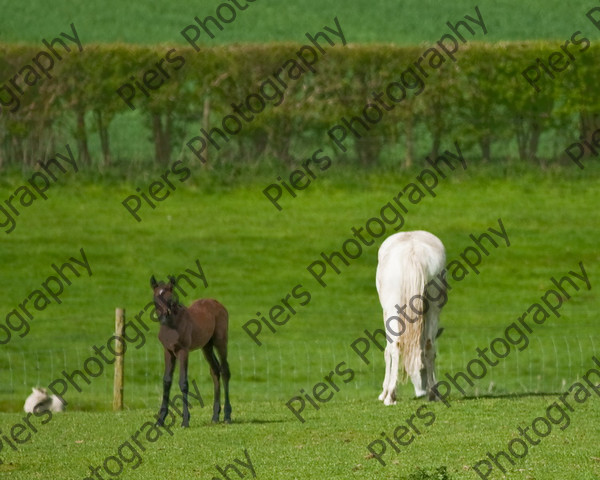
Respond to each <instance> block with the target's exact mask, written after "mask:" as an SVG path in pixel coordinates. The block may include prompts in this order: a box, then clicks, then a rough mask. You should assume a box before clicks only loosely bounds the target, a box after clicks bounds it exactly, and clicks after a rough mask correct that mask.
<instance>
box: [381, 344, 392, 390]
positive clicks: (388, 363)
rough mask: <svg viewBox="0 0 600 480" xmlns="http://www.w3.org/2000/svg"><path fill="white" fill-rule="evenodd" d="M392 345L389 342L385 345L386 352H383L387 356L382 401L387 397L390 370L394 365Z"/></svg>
mask: <svg viewBox="0 0 600 480" xmlns="http://www.w3.org/2000/svg"><path fill="white" fill-rule="evenodd" d="M391 346H392V344H391V343H388V344H387V345H386V347H385V352H384V354H383V355H384V358H385V376H384V377H383V386H382V391H381V394H380V395H379V400H381V401H382V402H383V400H384V399H385V397H387V394H388V389H389V387H388V385H389V383H390V370H391V367H392V351H391V349H390V347H391Z"/></svg>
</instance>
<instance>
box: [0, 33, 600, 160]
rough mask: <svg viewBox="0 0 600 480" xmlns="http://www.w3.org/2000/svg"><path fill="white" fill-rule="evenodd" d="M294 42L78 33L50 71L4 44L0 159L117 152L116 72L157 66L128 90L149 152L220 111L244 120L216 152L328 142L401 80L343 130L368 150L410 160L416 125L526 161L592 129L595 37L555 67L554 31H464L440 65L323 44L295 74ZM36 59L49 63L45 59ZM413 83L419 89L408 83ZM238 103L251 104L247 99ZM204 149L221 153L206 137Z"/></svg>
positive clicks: (290, 152)
mask: <svg viewBox="0 0 600 480" xmlns="http://www.w3.org/2000/svg"><path fill="white" fill-rule="evenodd" d="M59 47H60V46H59ZM300 47H301V46H300V45H297V44H291V43H276V44H269V45H234V46H221V47H211V48H202V49H201V50H200V51H195V50H194V49H192V48H185V47H177V48H176V49H173V48H172V47H168V46H162V45H159V46H151V47H139V46H131V45H121V44H112V45H85V46H84V50H83V51H82V52H78V51H77V49H75V50H74V51H72V52H71V53H69V54H66V53H65V52H64V51H61V53H62V59H61V60H57V59H54V67H53V69H52V70H51V71H50V72H49V74H48V75H50V76H51V77H52V78H50V79H49V78H47V76H45V75H43V73H40V72H39V68H37V67H36V65H35V64H34V63H33V62H32V60H33V59H34V58H35V57H36V55H38V54H39V52H40V50H41V49H40V47H39V46H30V45H27V46H25V45H0V82H1V83H0V103H1V105H0V108H1V111H0V165H2V164H9V163H13V164H25V165H33V164H34V163H35V161H37V160H38V159H39V158H40V157H43V156H44V155H45V154H47V153H51V152H53V150H54V149H55V145H56V144H59V145H60V144H61V143H63V144H64V138H65V136H66V137H68V138H73V139H74V141H75V142H76V143H77V147H78V148H77V150H78V154H79V158H80V163H82V164H84V165H86V164H88V165H90V164H96V163H102V164H104V165H110V164H111V162H113V161H114V160H115V158H117V157H118V152H113V151H112V150H111V141H110V140H111V137H110V132H111V129H110V126H111V123H112V122H113V121H114V119H115V118H116V117H117V116H119V115H123V114H125V113H127V112H131V108H130V107H129V106H128V105H127V103H126V102H125V101H124V100H123V98H121V97H120V96H119V95H118V94H117V90H118V89H119V88H121V87H122V92H123V94H124V95H126V94H130V93H131V91H132V89H131V88H130V87H123V85H124V84H125V83H127V82H129V83H130V84H133V82H134V81H138V82H139V83H140V85H142V84H143V82H144V74H145V72H146V71H147V70H154V72H155V73H148V74H146V77H145V79H146V81H147V82H148V83H149V84H150V85H151V86H154V87H156V86H157V85H158V84H160V82H161V79H163V80H162V82H163V83H162V85H161V86H160V87H158V88H156V89H154V90H152V89H151V88H149V87H146V90H147V92H148V96H146V95H145V94H144V93H143V91H142V90H141V89H140V88H139V86H135V85H134V86H135V90H136V93H135V97H134V99H133V100H132V103H133V105H134V107H135V109H136V112H139V114H140V116H141V118H142V119H143V123H144V125H145V128H147V131H148V132H149V133H150V134H149V135H143V136H142V138H140V139H139V141H140V142H142V143H143V142H146V141H148V142H152V143H153V146H154V157H155V161H156V162H158V163H165V162H169V161H170V159H171V157H172V156H173V155H174V154H175V153H177V152H179V151H181V146H182V144H185V143H186V142H187V141H188V140H189V139H190V138H191V136H190V132H195V133H192V134H191V135H192V136H193V135H197V134H199V132H200V128H205V130H207V131H208V130H210V129H211V128H214V127H218V128H220V129H222V128H223V119H224V118H226V116H227V115H230V117H229V119H228V120H226V121H225V125H226V126H228V128H230V129H231V130H238V129H239V131H236V132H235V134H234V135H230V137H231V140H230V141H229V142H228V143H227V147H226V148H221V150H220V151H219V152H218V155H220V156H225V157H227V156H229V157H230V158H232V159H235V161H237V162H240V161H247V162H249V161H253V160H255V159H256V158H259V157H260V156H261V155H271V156H274V157H276V158H280V159H282V160H283V161H294V157H299V158H302V157H303V156H304V155H306V154H308V153H309V149H308V148H303V147H302V145H306V142H314V143H317V144H319V143H321V144H322V143H323V142H329V144H330V145H333V143H331V140H330V139H329V137H328V136H327V134H326V133H327V131H328V129H330V128H332V127H333V126H334V125H337V124H340V123H341V121H342V119H343V118H344V117H345V118H346V119H347V120H348V121H350V120H351V118H352V117H354V116H361V117H363V109H364V115H366V116H368V117H369V118H371V119H373V118H374V117H376V116H377V115H378V113H377V111H378V110H377V108H375V107H372V106H371V107H366V106H367V104H375V103H377V101H376V100H375V95H376V94H377V93H381V92H384V91H385V90H386V87H388V86H390V85H391V87H390V90H389V91H390V92H393V94H394V95H396V98H398V96H399V95H401V87H400V86H399V85H404V86H405V87H406V88H405V90H406V98H404V99H403V100H402V101H400V102H398V103H397V104H396V105H394V108H393V109H391V108H390V109H389V111H388V110H387V109H386V108H385V107H384V106H383V103H379V104H378V105H379V110H381V112H382V114H383V119H382V120H381V121H380V122H374V123H373V124H369V123H368V122H367V124H368V126H369V127H370V129H369V130H368V131H367V130H366V129H364V128H362V129H361V125H360V123H357V121H354V126H355V129H356V130H357V131H358V130H360V131H361V132H360V133H361V138H360V139H358V138H356V139H355V138H354V136H353V135H351V134H349V136H350V137H352V140H351V141H347V142H346V146H348V147H349V148H351V149H352V152H353V154H354V155H355V156H356V157H357V158H359V159H360V160H361V161H362V162H364V163H373V162H377V159H378V158H379V157H380V155H381V154H382V152H383V151H384V150H385V149H389V148H392V149H394V148H401V149H402V152H403V157H404V158H403V161H404V162H405V163H407V164H409V163H410V162H412V161H413V158H414V157H415V144H416V143H417V141H420V142H422V139H423V138H426V139H427V142H428V143H429V148H428V153H432V154H435V153H436V152H437V150H438V149H439V148H441V145H442V143H443V142H444V140H446V139H460V140H461V142H462V143H465V144H467V145H469V146H471V147H477V148H479V149H480V152H481V157H482V158H483V159H484V160H493V159H498V158H504V157H506V155H508V154H507V153H504V149H505V147H506V145H509V144H512V145H514V146H515V147H516V148H515V151H516V152H517V155H518V157H519V158H520V159H522V160H527V161H534V162H537V161H540V160H543V161H549V160H552V159H557V158H559V157H560V156H561V154H562V152H563V151H564V148H566V146H568V145H569V144H570V143H572V142H574V141H576V140H577V139H578V138H579V137H581V136H584V137H586V138H587V137H589V135H590V134H591V132H592V131H593V130H595V129H597V128H598V118H599V114H600V89H598V78H600V75H599V73H600V72H599V66H598V63H597V58H598V55H599V53H600V47H596V46H593V45H592V46H589V48H587V49H586V50H585V51H580V52H573V55H572V56H573V57H574V60H571V59H570V58H569V57H567V56H564V58H563V59H562V63H560V64H559V63H557V62H553V63H554V64H555V65H559V66H560V68H563V67H564V70H563V71H561V72H558V71H553V70H551V67H550V66H549V64H548V59H549V56H550V55H551V54H552V53H553V52H556V51H560V45H559V44H558V43H553V42H526V43H502V44H495V45H491V44H477V43H472V44H469V45H463V46H461V47H460V50H459V51H458V52H457V53H456V54H455V57H456V62H452V61H451V60H449V59H448V58H447V57H445V61H444V62H443V64H442V63H441V60H440V57H437V59H436V58H434V57H435V55H434V54H433V51H429V56H428V57H427V61H423V63H422V64H421V66H423V65H426V64H427V62H428V61H431V62H434V63H435V61H436V60H437V62H438V66H439V68H435V69H433V68H431V66H428V67H427V68H425V70H424V72H425V73H426V74H427V76H425V73H419V70H418V68H417V66H416V63H418V62H417V60H418V59H419V58H420V57H421V56H423V55H424V54H425V53H426V52H427V51H428V48H429V46H410V47H401V46H395V45H348V46H346V47H341V46H336V47H331V48H327V49H325V53H324V54H321V55H320V56H319V58H318V59H317V60H316V61H315V64H314V67H312V68H314V70H315V72H314V73H313V72H311V71H309V70H308V68H306V66H304V70H305V72H304V73H302V72H301V70H300V67H302V64H301V63H297V65H298V67H295V66H294V62H293V61H292V60H293V59H294V60H296V61H298V62H299V58H298V56H297V55H296V52H297V51H298V50H299V49H300ZM42 57H43V56H42ZM538 58H539V59H541V60H542V61H543V62H544V65H545V67H544V68H546V69H547V70H548V71H550V72H552V73H553V76H554V77H555V78H554V79H551V78H550V76H549V75H548V74H546V73H544V70H543V68H542V67H540V71H541V73H542V75H541V77H542V78H541V79H540V80H539V82H537V84H536V85H537V86H538V88H539V89H540V91H539V92H538V91H536V89H535V88H534V87H533V86H531V85H530V84H529V83H528V82H527V81H526V80H525V79H524V78H523V75H522V74H521V72H522V71H523V70H524V69H525V68H527V67H528V66H529V65H532V64H533V63H535V61H536V59H538ZM44 61H45V62H49V60H48V59H47V58H45V57H43V58H41V59H40V62H42V64H44ZM567 62H568V63H569V65H567ZM27 66H29V67H27ZM294 68H295V70H294ZM408 69H412V73H411V72H410V71H407V70H408ZM33 70H37V71H38V74H37V75H40V77H41V78H37V76H36V74H34V73H33ZM278 70H279V74H278V78H277V75H276V72H277V71H278ZM532 75H533V74H532ZM167 76H168V78H165V77H167ZM131 77H133V80H131ZM292 77H295V78H292ZM418 78H420V79H421V80H420V81H419V80H418ZM11 82H14V83H11ZM269 82H270V83H269ZM402 82H404V83H402ZM420 82H422V83H423V85H422V88H420V87H419V88H417V87H415V85H417V84H418V83H420ZM283 84H285V87H283ZM17 85H18V86H19V87H20V90H21V93H19V90H18V89H17V88H16V86H17ZM407 85H410V86H411V88H409V87H407ZM261 87H262V90H261ZM277 88H279V90H280V91H283V92H284V100H283V101H282V102H281V104H279V105H275V104H276V103H277V101H278V99H279V98H278V94H277ZM420 90H422V91H420ZM261 92H262V93H261ZM252 94H254V96H253V95H252ZM258 95H261V96H262V98H263V101H264V102H265V104H266V107H265V108H264V109H263V110H262V111H260V113H257V114H255V115H254V114H253V115H252V116H253V118H252V120H251V121H243V122H240V123H241V125H242V126H241V127H240V126H239V125H237V124H236V120H234V119H233V118H232V117H231V116H236V117H237V118H238V119H239V118H240V117H241V115H240V114H235V113H234V106H232V104H238V105H239V104H240V103H243V102H246V101H248V102H249V105H251V106H253V108H256V109H257V110H260V101H259V99H258V98H257V96H258ZM15 97H16V98H17V99H18V101H19V102H20V105H19V106H18V108H16V100H15ZM267 98H270V100H269V99H267ZM11 99H12V100H11ZM380 99H381V100H382V101H385V102H387V103H386V105H387V104H389V103H390V101H389V99H388V100H384V99H383V98H382V97H380ZM11 101H12V103H11ZM244 105H245V104H244ZM365 107H366V108H365ZM243 109H244V110H245V111H246V112H248V107H247V106H245V107H243ZM11 110H14V111H11ZM249 115H250V114H249V113H246V116H249ZM363 119H364V117H363ZM365 121H366V120H365ZM375 123H377V124H376V125H375ZM93 135H97V136H98V140H99V142H98V143H99V145H100V146H101V148H100V151H99V152H90V147H89V144H90V138H91V136H93ZM215 135H216V136H214V137H213V138H214V139H215V140H216V139H217V137H218V134H215ZM543 138H548V139H550V143H551V144H552V145H553V148H552V149H551V151H550V152H549V153H548V152H547V151H546V150H544V153H543V154H542V153H540V152H541V150H540V141H541V139H543ZM94 143H96V142H94ZM295 145H297V146H298V147H299V150H302V151H297V150H298V148H295V147H294V146H295ZM398 146H400V147H398ZM207 150H208V152H211V151H212V153H211V155H213V156H214V155H216V154H217V149H216V148H214V147H212V146H209V147H208V149H207ZM493 152H495V154H493ZM190 155H191V153H190ZM563 156H564V155H563ZM209 160H210V157H209Z"/></svg>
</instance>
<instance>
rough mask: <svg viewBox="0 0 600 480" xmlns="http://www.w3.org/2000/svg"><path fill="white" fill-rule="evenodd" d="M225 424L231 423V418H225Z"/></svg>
mask: <svg viewBox="0 0 600 480" xmlns="http://www.w3.org/2000/svg"><path fill="white" fill-rule="evenodd" d="M223 423H231V418H225V419H224V420H223Z"/></svg>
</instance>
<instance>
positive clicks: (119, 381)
mask: <svg viewBox="0 0 600 480" xmlns="http://www.w3.org/2000/svg"><path fill="white" fill-rule="evenodd" d="M124 333H125V309H124V308H117V309H115V335H116V336H118V337H120V338H121V339H122V338H123V334H124ZM123 342H124V340H121V341H120V342H118V341H116V342H115V383H114V387H113V410H123V380H124V375H123V365H124V361H125V355H124V354H123V353H124V348H123V346H124V345H123Z"/></svg>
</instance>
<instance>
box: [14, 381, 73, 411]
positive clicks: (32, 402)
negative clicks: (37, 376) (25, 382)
mask: <svg viewBox="0 0 600 480" xmlns="http://www.w3.org/2000/svg"><path fill="white" fill-rule="evenodd" d="M31 390H32V394H31V395H29V396H28V397H27V400H25V405H23V410H25V411H26V412H27V413H38V412H46V411H48V410H50V411H51V412H62V411H63V410H64V405H63V403H62V402H61V401H60V400H59V398H58V397H57V396H56V395H48V392H47V391H46V389H45V388H39V387H33V388H32V389H31Z"/></svg>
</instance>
